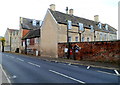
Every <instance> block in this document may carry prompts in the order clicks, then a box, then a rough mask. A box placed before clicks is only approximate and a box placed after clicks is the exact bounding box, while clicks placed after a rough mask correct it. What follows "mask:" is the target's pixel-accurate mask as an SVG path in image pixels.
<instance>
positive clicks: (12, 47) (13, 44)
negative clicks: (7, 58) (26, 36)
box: [4, 28, 19, 52]
mask: <svg viewBox="0 0 120 85" xmlns="http://www.w3.org/2000/svg"><path fill="white" fill-rule="evenodd" d="M18 32H19V30H17V29H9V28H7V30H6V32H5V35H4V37H5V51H12V52H15V51H16V49H17V48H19V45H18V44H19V40H18Z"/></svg>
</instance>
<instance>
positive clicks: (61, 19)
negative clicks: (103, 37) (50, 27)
mask: <svg viewBox="0 0 120 85" xmlns="http://www.w3.org/2000/svg"><path fill="white" fill-rule="evenodd" d="M49 10H50V12H51V13H52V15H53V17H54V18H55V19H56V21H57V22H58V23H59V24H67V20H70V21H72V25H73V26H78V23H83V25H84V27H87V28H90V25H92V26H93V27H94V29H95V30H98V31H99V30H100V31H103V32H110V33H113V34H116V31H117V30H116V29H115V28H113V27H112V26H110V25H108V30H106V29H105V25H106V24H103V23H102V29H99V28H98V24H99V23H100V22H96V21H93V20H89V19H85V18H82V17H78V16H74V15H70V14H65V13H62V12H59V11H53V10H51V9H49Z"/></svg>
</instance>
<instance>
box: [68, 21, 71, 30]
mask: <svg viewBox="0 0 120 85" xmlns="http://www.w3.org/2000/svg"><path fill="white" fill-rule="evenodd" d="M68 29H69V30H70V29H72V21H70V20H68Z"/></svg>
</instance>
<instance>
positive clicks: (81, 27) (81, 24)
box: [78, 23, 84, 31]
mask: <svg viewBox="0 0 120 85" xmlns="http://www.w3.org/2000/svg"><path fill="white" fill-rule="evenodd" d="M78 25H79V30H80V31H84V27H83V23H78Z"/></svg>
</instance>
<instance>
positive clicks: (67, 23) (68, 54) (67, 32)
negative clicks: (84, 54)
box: [67, 20, 70, 59]
mask: <svg viewBox="0 0 120 85" xmlns="http://www.w3.org/2000/svg"><path fill="white" fill-rule="evenodd" d="M68 29H69V28H68V20H67V46H68V55H67V58H68V59H69V57H70V49H69V48H70V47H69V33H68V32H69V30H68Z"/></svg>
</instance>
